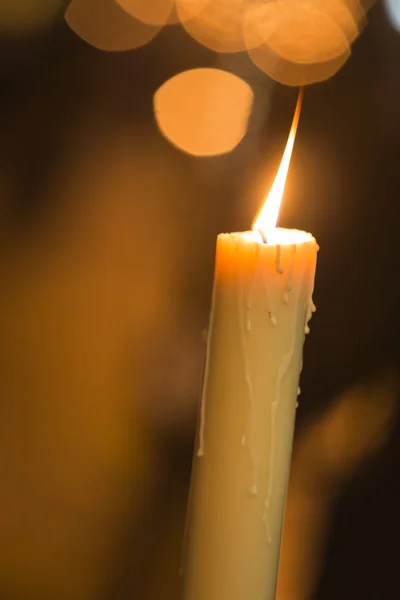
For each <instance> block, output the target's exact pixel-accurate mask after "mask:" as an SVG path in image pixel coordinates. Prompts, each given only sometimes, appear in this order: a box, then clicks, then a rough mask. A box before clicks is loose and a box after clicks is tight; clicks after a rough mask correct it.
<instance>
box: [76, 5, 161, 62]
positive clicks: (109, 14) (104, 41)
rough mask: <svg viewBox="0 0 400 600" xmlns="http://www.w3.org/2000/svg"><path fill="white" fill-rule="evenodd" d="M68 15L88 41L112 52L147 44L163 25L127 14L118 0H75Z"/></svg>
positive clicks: (77, 32)
mask: <svg viewBox="0 0 400 600" xmlns="http://www.w3.org/2000/svg"><path fill="white" fill-rule="evenodd" d="M65 19H66V21H67V23H68V25H69V26H70V27H71V29H73V30H74V31H75V33H76V34H77V35H79V36H80V37H81V38H83V39H84V40H85V41H86V42H88V43H89V44H91V45H92V46H95V47H96V48H99V49H100V50H106V51H109V52H110V51H111V52H114V51H123V50H132V49H134V48H139V47H140V46H144V45H145V44H147V43H148V42H150V41H151V40H152V39H153V38H154V37H155V36H156V35H157V33H158V32H159V31H160V29H161V27H160V26H159V25H158V26H156V25H148V24H146V23H143V22H142V21H139V20H138V19H135V18H134V17H132V16H130V15H128V14H127V12H126V11H124V10H123V9H122V8H121V7H120V6H119V5H118V4H117V3H116V2H115V0H72V2H71V4H70V5H69V6H68V8H67V10H66V13H65Z"/></svg>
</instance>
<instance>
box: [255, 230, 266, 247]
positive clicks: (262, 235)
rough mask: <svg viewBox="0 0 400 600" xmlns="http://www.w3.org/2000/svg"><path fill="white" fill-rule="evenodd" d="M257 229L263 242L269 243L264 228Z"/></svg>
mask: <svg viewBox="0 0 400 600" xmlns="http://www.w3.org/2000/svg"><path fill="white" fill-rule="evenodd" d="M257 231H258V233H259V234H260V235H261V239H262V241H263V244H268V240H267V238H266V235H265V233H264V232H263V230H262V229H257Z"/></svg>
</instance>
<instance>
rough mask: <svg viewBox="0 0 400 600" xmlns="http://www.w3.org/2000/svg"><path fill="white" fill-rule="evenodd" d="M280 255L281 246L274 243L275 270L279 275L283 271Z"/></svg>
mask: <svg viewBox="0 0 400 600" xmlns="http://www.w3.org/2000/svg"><path fill="white" fill-rule="evenodd" d="M281 257H282V246H281V245H280V244H277V245H276V260H275V265H276V272H277V273H279V275H283V273H284V270H283V268H282V265H281Z"/></svg>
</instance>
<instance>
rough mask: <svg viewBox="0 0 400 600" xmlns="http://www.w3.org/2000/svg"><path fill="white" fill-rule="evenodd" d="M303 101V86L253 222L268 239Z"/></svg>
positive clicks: (275, 216) (281, 193)
mask: <svg viewBox="0 0 400 600" xmlns="http://www.w3.org/2000/svg"><path fill="white" fill-rule="evenodd" d="M302 102H303V88H300V91H299V97H298V99H297V105H296V110H295V113H294V117H293V122H292V127H291V129H290V133H289V138H288V141H287V144H286V148H285V152H284V153H283V157H282V161H281V164H280V166H279V169H278V173H277V174H276V177H275V181H274V183H273V185H272V188H271V191H270V192H269V194H268V197H267V199H266V201H265V203H264V206H263V207H262V209H261V211H260V213H259V215H258V216H257V218H256V220H255V221H254V224H253V230H258V231H260V232H261V233H262V234H263V236H264V237H265V238H266V239H267V240H269V239H270V238H271V234H273V233H274V231H275V228H276V223H277V221H278V215H279V209H280V206H281V202H282V197H283V192H284V190H285V184H286V178H287V174H288V170H289V165H290V159H291V157H292V151H293V146H294V140H295V138H296V132H297V126H298V124H299V118H300V111H301V105H302Z"/></svg>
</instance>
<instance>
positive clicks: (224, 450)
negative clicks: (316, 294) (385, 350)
mask: <svg viewBox="0 0 400 600" xmlns="http://www.w3.org/2000/svg"><path fill="white" fill-rule="evenodd" d="M277 232H278V241H279V237H282V242H283V243H281V244H278V245H276V244H275V245H274V244H262V243H259V242H258V241H257V234H253V233H252V232H248V233H245V234H233V235H220V236H218V241H217V258H216V271H215V282H214V292H213V305H212V313H211V319H210V328H209V339H208V349H207V361H206V370H205V377H204V387H203V396H202V404H201V414H200V419H199V429H198V436H197V440H196V448H195V458H194V464H193V473H192V482H191V491H190V499H189V511H188V520H187V532H186V542H185V556H184V600H273V598H275V588H276V579H277V570H278V561H279V550H280V541H281V530H282V521H283V514H284V505H285V497H286V489H287V482H288V477H289V469H290V460H291V453H292V441H293V431H294V421H295V413H296V405H297V395H298V382H299V376H300V371H301V368H302V350H303V343H304V336H305V331H306V330H308V324H307V323H308V320H309V318H310V316H311V313H312V311H313V310H314V307H313V304H312V291H313V286H314V275H315V266H316V254H317V244H316V242H315V240H314V238H313V237H312V236H310V235H309V234H305V233H303V232H296V231H293V232H290V231H288V230H277ZM279 232H281V236H280V235H279ZM291 239H293V240H295V241H294V242H293V243H291V242H290V240H291ZM254 240H256V241H254Z"/></svg>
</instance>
